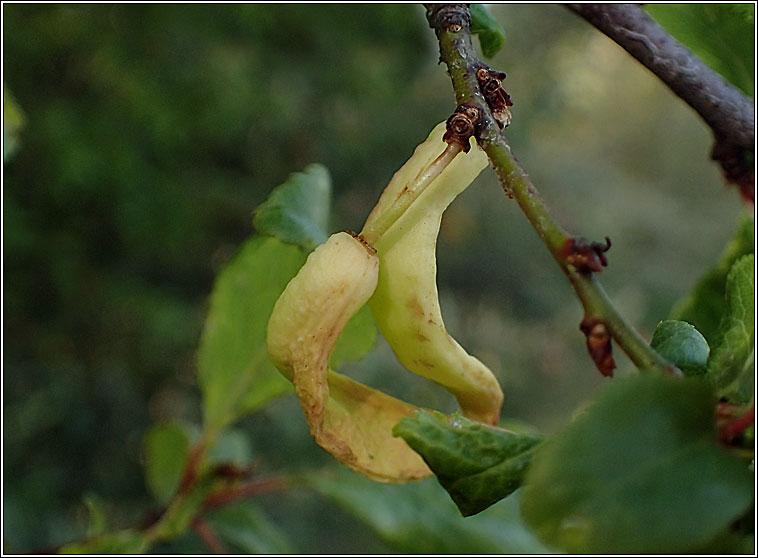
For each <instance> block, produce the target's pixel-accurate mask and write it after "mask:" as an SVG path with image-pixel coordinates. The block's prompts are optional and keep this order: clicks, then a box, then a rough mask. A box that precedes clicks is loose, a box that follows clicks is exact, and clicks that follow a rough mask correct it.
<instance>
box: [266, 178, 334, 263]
mask: <svg viewBox="0 0 758 558" xmlns="http://www.w3.org/2000/svg"><path fill="white" fill-rule="evenodd" d="M331 197H332V180H331V178H330V176H329V171H328V170H327V169H326V167H324V166H323V165H318V164H313V165H309V166H307V167H306V168H305V170H304V171H303V172H296V173H293V174H291V175H290V176H289V178H288V179H287V181H286V182H285V183H284V184H281V185H280V186H277V187H276V188H274V189H273V190H272V191H271V194H269V196H268V199H266V201H265V202H264V203H263V204H261V205H260V206H258V208H257V209H256V210H255V215H254V218H253V225H254V226H255V229H256V230H257V231H258V233H259V234H262V235H266V236H273V237H275V238H278V239H279V240H281V241H282V242H287V243H289V244H296V245H298V246H302V247H303V248H305V249H306V250H307V251H310V250H312V249H313V248H315V247H316V246H318V245H319V244H321V243H322V242H324V241H326V238H327V232H326V231H327V226H328V221H329V209H330V205H331Z"/></svg>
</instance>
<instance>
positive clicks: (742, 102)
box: [567, 4, 755, 201]
mask: <svg viewBox="0 0 758 558" xmlns="http://www.w3.org/2000/svg"><path fill="white" fill-rule="evenodd" d="M567 7H568V8H569V9H570V10H572V11H573V12H575V13H576V14H578V15H579V16H581V17H583V18H584V19H585V20H587V21H588V22H589V23H591V24H592V25H594V26H595V27H596V28H597V29H598V30H599V31H601V32H602V33H604V34H605V35H607V36H608V37H609V38H611V39H612V40H614V41H615V42H616V43H618V44H619V45H620V46H621V47H622V48H623V49H624V50H626V51H627V52H628V53H629V54H631V55H632V56H633V57H634V58H636V59H637V60H638V61H639V62H640V63H641V64H642V65H644V66H645V67H646V68H647V69H649V70H650V71H651V72H653V73H654V74H655V75H656V76H658V77H659V78H660V79H661V81H663V83H665V84H666V85H667V86H668V87H669V88H670V89H671V90H672V91H673V92H674V93H675V94H676V95H677V96H679V97H680V98H681V99H682V100H683V101H685V102H686V103H687V104H688V105H690V106H691V107H692V108H693V109H695V111H696V112H697V113H698V114H699V115H700V117H701V118H702V119H703V120H704V121H705V123H706V124H708V126H710V127H711V129H712V130H713V135H714V138H715V144H714V147H713V151H712V153H711V157H712V158H713V159H714V160H716V161H718V162H719V163H720V164H721V167H722V169H723V170H724V174H725V176H726V178H727V180H729V181H730V182H733V183H735V184H737V185H738V186H740V188H741V189H742V193H743V195H744V196H745V197H747V198H749V199H750V200H751V201H753V200H754V199H755V186H754V167H753V160H754V158H755V132H754V127H755V108H754V103H753V101H752V100H751V99H749V98H748V97H747V96H746V95H744V94H743V93H742V92H741V91H740V90H739V89H737V88H736V87H734V86H733V85H732V84H730V83H729V82H727V81H726V80H725V79H724V78H723V77H722V76H721V75H720V74H718V73H717V72H715V71H714V70H712V69H711V68H710V67H709V66H707V65H706V64H705V63H704V62H703V61H702V60H700V58H698V57H697V56H696V55H695V54H694V53H693V52H692V51H690V50H689V49H688V48H687V47H685V46H684V45H682V44H681V43H679V42H678V41H677V40H676V39H674V38H673V37H672V36H671V35H669V34H668V33H667V32H666V30H665V29H663V28H662V27H661V26H660V25H658V23H656V22H655V20H654V19H653V18H652V17H650V16H649V15H648V14H647V13H645V11H644V10H643V9H642V8H641V7H640V6H639V5H637V4H567Z"/></svg>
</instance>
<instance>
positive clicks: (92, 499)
mask: <svg viewBox="0 0 758 558" xmlns="http://www.w3.org/2000/svg"><path fill="white" fill-rule="evenodd" d="M82 499H83V500H84V505H85V506H87V513H88V515H89V521H88V523H87V538H88V539H92V538H94V537H99V536H100V535H102V534H103V533H105V531H106V529H108V518H107V515H106V513H105V502H104V501H103V499H102V498H101V497H100V496H98V495H97V494H94V493H90V494H87V495H86V496H84V498H82Z"/></svg>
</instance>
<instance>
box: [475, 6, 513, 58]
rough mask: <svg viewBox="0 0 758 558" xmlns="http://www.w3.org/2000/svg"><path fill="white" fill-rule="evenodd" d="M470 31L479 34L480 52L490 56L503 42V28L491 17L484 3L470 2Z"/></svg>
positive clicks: (494, 53) (487, 56) (496, 51)
mask: <svg viewBox="0 0 758 558" xmlns="http://www.w3.org/2000/svg"><path fill="white" fill-rule="evenodd" d="M469 9H470V11H471V33H473V34H474V35H478V36H479V44H480V45H481V46H482V54H484V56H485V57H486V58H492V57H493V56H495V55H496V54H497V53H498V51H499V50H500V49H501V48H502V47H503V45H504V44H505V29H503V26H502V25H500V23H498V21H497V20H496V19H495V18H493V17H492V16H491V15H490V13H489V11H488V10H487V8H486V7H485V5H484V4H471V6H470V8H469Z"/></svg>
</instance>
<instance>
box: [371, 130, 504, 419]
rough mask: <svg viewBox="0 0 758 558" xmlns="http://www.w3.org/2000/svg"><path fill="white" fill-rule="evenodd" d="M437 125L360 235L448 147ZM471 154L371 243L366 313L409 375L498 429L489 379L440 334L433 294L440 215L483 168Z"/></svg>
mask: <svg viewBox="0 0 758 558" xmlns="http://www.w3.org/2000/svg"><path fill="white" fill-rule="evenodd" d="M444 132H445V124H444V123H442V124H439V125H438V126H437V127H436V128H435V129H434V130H432V132H431V134H430V135H429V137H428V138H427V140H426V141H425V142H424V143H422V144H421V145H419V146H418V147H417V148H416V151H415V152H414V154H413V156H412V157H411V158H410V159H409V160H408V161H407V162H406V163H405V165H403V167H402V168H400V170H398V171H397V172H396V173H395V175H394V176H393V178H392V180H391V181H390V183H389V185H388V186H387V188H386V189H385V191H384V193H383V194H382V196H381V198H380V199H379V202H378V203H377V205H376V207H375V208H374V210H373V211H372V212H371V214H370V215H369V217H368V219H367V220H366V225H365V227H364V230H367V229H371V227H372V224H373V223H374V222H375V221H377V220H378V219H381V216H382V215H383V214H384V213H385V212H386V211H387V210H388V209H390V208H391V207H392V205H393V204H394V203H396V201H397V200H398V199H400V198H401V197H402V196H403V195H405V193H406V192H408V191H409V190H412V186H411V187H409V184H410V185H412V184H413V183H414V181H415V180H417V177H418V176H419V175H421V174H422V173H423V172H424V169H426V168H428V167H429V165H430V164H431V163H432V162H433V161H434V160H435V158H437V157H438V156H439V155H440V153H442V152H443V150H444V149H445V148H446V147H447V144H445V142H443V141H442V136H443V134H444ZM471 142H472V143H471V144H472V147H473V149H471V150H470V151H469V152H468V153H467V154H463V153H461V154H459V155H458V156H457V157H456V158H455V159H454V160H453V161H452V162H450V163H449V164H448V165H447V167H446V168H445V170H444V171H442V173H441V174H439V176H438V177H437V178H435V179H434V180H433V181H432V182H431V183H430V184H429V185H428V186H427V187H426V189H425V190H424V191H423V193H421V194H420V195H419V197H418V199H416V200H415V201H414V202H413V203H412V204H411V205H410V207H409V208H408V209H407V210H406V211H405V212H404V213H403V214H402V216H401V217H400V218H399V219H397V220H396V221H395V222H394V224H393V225H392V226H391V227H390V228H389V229H387V231H386V232H384V233H383V234H382V235H381V237H380V238H379V239H378V240H376V242H375V244H374V246H375V247H376V250H377V252H378V255H379V260H380V262H381V265H380V268H379V281H378V285H377V288H376V292H375V293H374V295H373V296H372V297H371V299H370V301H369V305H370V307H371V312H372V314H373V315H374V319H375V321H376V323H377V325H378V327H379V331H381V333H382V335H383V336H384V338H385V339H386V340H387V342H388V343H389V344H390V346H391V347H392V350H393V351H394V353H395V355H396V356H397V358H398V360H399V361H400V362H401V363H402V364H403V365H404V366H405V367H406V368H408V370H410V371H411V372H414V373H416V374H418V375H420V376H423V377H425V378H429V379H430V380H433V381H435V382H437V383H438V384H440V385H442V386H444V387H445V388H446V389H447V390H448V391H450V392H451V393H453V394H454V395H455V396H456V398H457V400H458V403H459V404H460V406H461V410H462V411H463V414H464V415H466V416H467V417H469V418H472V419H474V420H478V421H480V422H485V423H488V424H497V422H498V420H499V416H500V406H501V404H502V401H503V392H502V390H501V389H500V385H499V384H498V382H497V379H496V378H495V376H494V375H493V374H492V372H491V371H490V370H489V369H488V368H487V367H486V366H485V365H484V364H482V363H481V362H480V361H479V360H478V359H476V358H474V357H473V356H471V355H469V354H468V353H467V352H466V351H465V350H464V349H463V347H461V346H460V345H459V344H458V343H457V342H456V341H455V339H453V338H452V337H451V336H450V335H449V334H448V332H447V330H446V329H445V324H444V323H443V321H442V313H441V310H440V305H439V297H438V293H437V283H436V277H437V264H436V260H435V257H436V244H437V235H438V233H439V229H440V222H441V219H442V213H443V212H444V210H445V209H446V208H447V207H448V205H450V203H451V202H452V201H453V199H455V197H456V196H457V195H458V194H460V193H461V192H462V191H463V190H464V189H465V188H466V187H467V186H468V185H469V184H471V182H472V181H473V180H474V178H476V176H477V175H478V174H479V172H481V170H482V169H483V168H484V167H485V166H487V157H486V155H485V154H484V153H483V152H482V151H481V150H480V149H479V148H478V147H476V144H475V142H474V140H473V139H472V140H471Z"/></svg>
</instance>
